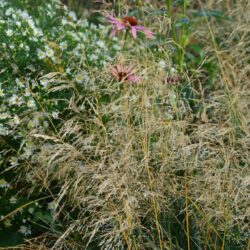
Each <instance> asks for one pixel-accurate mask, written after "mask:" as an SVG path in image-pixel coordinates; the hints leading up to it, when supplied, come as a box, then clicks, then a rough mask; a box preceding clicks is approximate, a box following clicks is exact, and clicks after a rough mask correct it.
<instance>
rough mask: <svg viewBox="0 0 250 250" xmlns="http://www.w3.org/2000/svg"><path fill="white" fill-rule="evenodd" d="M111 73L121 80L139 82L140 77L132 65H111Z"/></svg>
mask: <svg viewBox="0 0 250 250" xmlns="http://www.w3.org/2000/svg"><path fill="white" fill-rule="evenodd" d="M111 74H112V75H113V76H114V77H115V78H116V80H117V81H119V82H123V81H126V82H130V83H138V82H139V80H140V78H139V77H138V76H136V75H135V74H134V73H133V70H132V67H126V66H122V65H120V64H118V65H116V66H113V67H111Z"/></svg>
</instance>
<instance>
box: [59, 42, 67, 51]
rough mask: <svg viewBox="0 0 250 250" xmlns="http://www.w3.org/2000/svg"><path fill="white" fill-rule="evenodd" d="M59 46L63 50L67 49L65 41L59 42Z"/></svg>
mask: <svg viewBox="0 0 250 250" xmlns="http://www.w3.org/2000/svg"><path fill="white" fill-rule="evenodd" d="M59 47H60V49H61V50H65V49H67V47H68V44H67V42H61V43H60V44H59Z"/></svg>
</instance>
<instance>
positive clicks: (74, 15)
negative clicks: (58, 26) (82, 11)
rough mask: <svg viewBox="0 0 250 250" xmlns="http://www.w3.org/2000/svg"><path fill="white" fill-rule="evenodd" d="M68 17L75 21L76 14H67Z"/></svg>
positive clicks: (71, 12) (72, 12)
mask: <svg viewBox="0 0 250 250" xmlns="http://www.w3.org/2000/svg"><path fill="white" fill-rule="evenodd" d="M69 17H70V18H71V19H72V20H73V21H77V17H76V13H75V12H74V11H70V12H69Z"/></svg>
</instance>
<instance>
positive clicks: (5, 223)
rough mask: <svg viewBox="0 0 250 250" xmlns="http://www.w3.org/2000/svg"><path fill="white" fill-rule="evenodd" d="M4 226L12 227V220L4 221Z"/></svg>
mask: <svg viewBox="0 0 250 250" xmlns="http://www.w3.org/2000/svg"><path fill="white" fill-rule="evenodd" d="M3 224H4V226H5V227H10V226H12V224H11V220H10V219H6V220H4V222H3Z"/></svg>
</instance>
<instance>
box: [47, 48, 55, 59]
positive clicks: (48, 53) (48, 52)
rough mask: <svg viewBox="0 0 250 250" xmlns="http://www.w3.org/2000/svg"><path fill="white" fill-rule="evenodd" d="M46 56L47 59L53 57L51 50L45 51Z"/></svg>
mask: <svg viewBox="0 0 250 250" xmlns="http://www.w3.org/2000/svg"><path fill="white" fill-rule="evenodd" d="M46 55H47V56H48V57H51V58H52V57H53V56H54V51H53V50H52V49H50V48H49V49H48V50H47V51H46Z"/></svg>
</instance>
